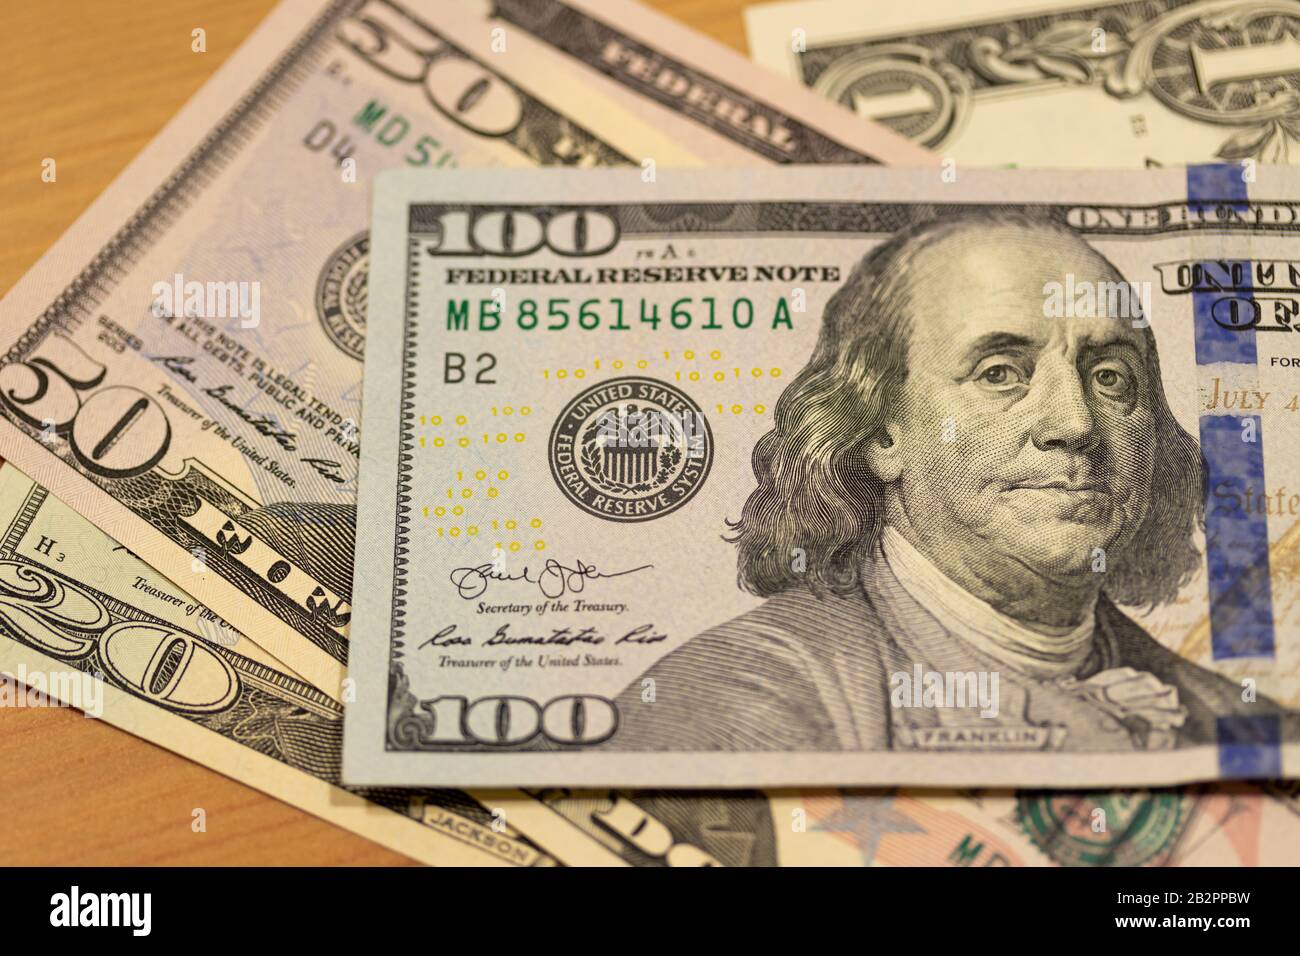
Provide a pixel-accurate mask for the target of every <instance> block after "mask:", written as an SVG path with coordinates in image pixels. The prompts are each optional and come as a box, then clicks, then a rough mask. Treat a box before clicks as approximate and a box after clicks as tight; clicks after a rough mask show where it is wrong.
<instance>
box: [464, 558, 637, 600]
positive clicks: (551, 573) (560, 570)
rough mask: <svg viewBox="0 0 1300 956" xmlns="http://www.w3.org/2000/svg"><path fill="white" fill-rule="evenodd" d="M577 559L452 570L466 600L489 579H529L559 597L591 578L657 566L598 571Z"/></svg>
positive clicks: (485, 565) (607, 576)
mask: <svg viewBox="0 0 1300 956" xmlns="http://www.w3.org/2000/svg"><path fill="white" fill-rule="evenodd" d="M574 563H575V565H576V567H572V568H569V567H565V566H564V565H563V564H561V563H560V562H559V561H556V560H555V559H554V558H548V559H547V561H546V563H545V564H544V565H542V569H541V571H539V572H534V571H533V569H532V568H523V569H522V570H519V571H507V570H506V569H505V568H503V567H500V566H498V565H497V564H495V563H493V562H491V561H489V562H488V563H486V564H478V565H475V566H474V567H467V568H456V569H455V570H453V571H452V572H451V583H452V584H454V585H455V586H456V593H457V594H459V595H460V596H461V597H463V598H465V600H467V601H468V600H470V599H471V598H476V597H478V596H479V595H480V594H482V593H483V592H484V591H486V590H487V588H488V582H489V581H527V582H528V583H529V584H535V585H537V588H538V590H540V591H541V592H542V594H544V595H546V596H547V597H548V598H557V597H561V596H562V595H564V594H566V593H568V592H573V593H575V594H576V593H580V592H581V591H582V590H583V588H584V587H586V584H587V581H588V580H595V579H596V578H621V577H623V575H625V574H635V573H636V572H637V571H644V570H645V569H646V568H653V567H654V565H653V564H643V565H641V566H640V567H636V568H628V569H627V570H626V571H599V570H597V568H596V566H595V565H594V564H587V563H586V562H585V561H583V560H582V559H581V558H578V559H577V560H576V561H575V562H574Z"/></svg>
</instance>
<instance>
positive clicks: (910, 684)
mask: <svg viewBox="0 0 1300 956" xmlns="http://www.w3.org/2000/svg"><path fill="white" fill-rule="evenodd" d="M889 686H890V694H889V703H890V705H891V706H893V707H923V708H939V707H949V708H956V709H959V710H961V709H966V710H974V709H975V708H977V707H978V708H979V715H980V716H981V717H986V718H992V717H996V716H997V715H998V672H997V671H927V670H925V669H924V668H923V667H921V665H920V664H916V665H914V666H913V667H912V670H911V672H910V673H909V672H908V671H895V672H894V673H893V674H891V675H890V676H889Z"/></svg>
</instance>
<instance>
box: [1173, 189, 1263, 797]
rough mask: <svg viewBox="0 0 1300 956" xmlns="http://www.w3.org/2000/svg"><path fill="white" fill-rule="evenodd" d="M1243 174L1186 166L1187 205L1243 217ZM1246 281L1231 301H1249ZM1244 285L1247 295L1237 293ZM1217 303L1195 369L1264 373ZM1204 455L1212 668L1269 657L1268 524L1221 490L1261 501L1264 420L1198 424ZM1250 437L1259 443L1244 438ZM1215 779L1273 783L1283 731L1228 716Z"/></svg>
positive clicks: (1195, 300)
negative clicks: (1226, 501) (1221, 500)
mask: <svg viewBox="0 0 1300 956" xmlns="http://www.w3.org/2000/svg"><path fill="white" fill-rule="evenodd" d="M1248 198H1249V197H1248V192H1247V188H1246V182H1245V179H1244V177H1243V176H1242V168H1241V167H1240V166H1236V165H1231V164H1214V165H1204V166H1189V167H1188V169H1187V199H1188V203H1189V204H1190V205H1196V204H1198V203H1203V204H1205V205H1207V206H1212V207H1220V206H1229V207H1231V208H1233V209H1235V210H1237V211H1244V210H1245V208H1246V204H1247V201H1248ZM1204 265H1205V267H1206V268H1207V269H1216V270H1223V269H1225V268H1231V267H1232V266H1233V265H1240V266H1241V267H1242V270H1241V271H1242V274H1243V275H1244V276H1246V277H1249V276H1250V275H1251V265H1252V264H1251V263H1250V262H1241V263H1234V262H1224V261H1221V260H1220V261H1215V262H1207V263H1204ZM1250 284H1251V283H1250V280H1249V278H1247V279H1246V281H1245V282H1243V283H1241V284H1239V285H1238V287H1237V288H1236V289H1235V291H1234V294H1235V295H1236V296H1237V297H1238V298H1239V299H1243V300H1252V301H1253V294H1252V292H1251V290H1250ZM1242 285H1244V286H1245V288H1241V286H1242ZM1219 298H1220V294H1219V293H1216V292H1208V291H1196V290H1194V291H1193V293H1192V309H1193V315H1194V319H1195V332H1196V362H1197V364H1198V365H1225V366H1228V367H1229V368H1230V367H1231V366H1233V365H1239V366H1246V367H1250V368H1252V369H1257V368H1258V355H1257V352H1256V342H1255V330H1254V329H1253V328H1226V327H1224V326H1223V325H1221V324H1220V323H1218V322H1216V321H1215V319H1214V305H1215V302H1216V301H1217V300H1218V299H1219ZM1199 424H1200V438H1201V455H1202V457H1203V459H1204V461H1205V467H1206V479H1207V481H1206V490H1207V493H1208V494H1209V496H1210V497H1209V500H1208V501H1207V503H1206V509H1205V538H1206V556H1205V557H1206V566H1207V572H1208V581H1209V598H1210V646H1211V651H1212V653H1213V657H1214V659H1215V660H1216V661H1217V660H1227V659H1231V658H1238V657H1273V656H1275V654H1276V644H1275V640H1274V628H1273V593H1272V580H1271V576H1270V569H1269V558H1268V519H1267V516H1266V515H1263V514H1260V513H1259V511H1258V510H1256V509H1249V510H1248V509H1246V508H1244V507H1238V508H1225V507H1216V503H1217V502H1216V499H1215V497H1214V492H1215V490H1216V489H1217V490H1219V491H1220V493H1221V494H1222V495H1223V496H1225V497H1226V496H1227V495H1228V494H1234V495H1237V496H1238V497H1236V499H1235V500H1237V501H1239V502H1240V501H1244V500H1246V499H1245V491H1246V489H1247V488H1248V487H1249V488H1252V489H1253V490H1254V497H1255V498H1256V499H1257V498H1258V497H1259V496H1261V495H1263V494H1265V489H1264V436H1263V423H1262V421H1261V420H1260V418H1259V417H1258V416H1231V415H1210V414H1204V413H1202V414H1201V415H1200V423H1199ZM1247 434H1253V438H1254V440H1253V441H1246V440H1245V438H1244V436H1246V435H1247ZM1216 737H1217V741H1218V750H1219V771H1220V774H1221V775H1222V776H1224V777H1229V778H1245V777H1268V776H1277V775H1279V774H1280V773H1281V771H1282V754H1281V727H1280V724H1279V720H1278V717H1277V715H1275V714H1260V715H1254V716H1225V717H1220V718H1219V719H1218V721H1217V723H1216Z"/></svg>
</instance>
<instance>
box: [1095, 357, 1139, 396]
mask: <svg viewBox="0 0 1300 956" xmlns="http://www.w3.org/2000/svg"><path fill="white" fill-rule="evenodd" d="M1092 380H1093V381H1094V382H1095V383H1096V384H1097V388H1098V390H1099V391H1100V392H1101V393H1102V394H1103V395H1106V396H1108V397H1110V398H1123V397H1124V396H1125V395H1127V394H1128V392H1129V390H1130V389H1131V388H1132V386H1133V380H1132V376H1130V375H1129V373H1128V371H1127V370H1126V369H1123V368H1120V367H1118V366H1116V365H1114V364H1107V365H1099V366H1097V367H1096V368H1095V369H1093V370H1092Z"/></svg>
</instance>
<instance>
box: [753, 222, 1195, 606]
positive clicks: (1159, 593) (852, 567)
mask: <svg viewBox="0 0 1300 956" xmlns="http://www.w3.org/2000/svg"><path fill="white" fill-rule="evenodd" d="M998 226H1011V227H1017V228H1021V229H1025V230H1030V231H1032V232H1038V233H1040V234H1046V235H1048V236H1052V237H1065V238H1067V239H1068V241H1069V242H1070V243H1071V244H1081V243H1082V242H1083V241H1082V239H1081V238H1080V237H1079V235H1078V234H1077V233H1075V232H1074V231H1073V230H1071V229H1069V228H1067V227H1065V226H1061V225H1058V224H1056V223H1052V222H1048V221H1045V220H1039V219H1035V218H1032V217H1030V216H1027V215H1024V214H1020V213H1012V212H997V213H980V214H977V215H960V216H951V217H947V218H944V219H942V220H938V219H936V220H931V221H929V222H925V223H922V224H919V225H915V226H912V227H910V228H908V229H906V230H904V231H902V232H899V233H897V234H896V235H895V236H894V237H893V238H891V239H890V240H889V241H888V242H886V243H884V244H883V245H881V246H879V247H877V248H876V249H874V250H872V252H871V253H869V254H868V255H867V256H866V257H864V258H863V259H862V261H861V262H859V263H858V264H857V266H856V267H855V268H854V269H853V272H852V273H851V274H850V275H849V278H848V280H847V281H846V282H845V283H844V285H843V286H842V287H841V288H840V289H839V290H838V291H837V292H836V293H835V294H834V295H833V296H832V297H831V299H830V301H829V302H828V303H827V305H826V310H825V312H824V313H823V315H822V327H821V333H820V334H819V335H818V338H817V345H816V348H814V350H813V354H812V358H811V359H810V360H809V362H808V364H807V366H805V367H804V369H803V370H802V371H801V372H800V373H799V374H798V376H796V377H795V379H794V381H792V382H791V383H790V385H789V386H788V387H787V388H786V389H785V391H784V392H782V393H781V397H780V398H779V399H778V400H777V403H776V409H775V413H774V419H775V423H776V427H775V428H774V429H773V430H772V431H770V432H768V433H767V434H766V435H764V436H763V437H762V438H761V439H760V440H759V441H758V443H757V444H756V445H755V447H754V459H753V464H754V475H755V477H756V478H757V479H758V488H757V489H756V490H755V491H754V492H753V493H752V494H751V495H750V496H749V500H748V501H746V502H745V507H744V510H743V512H742V513H741V517H740V520H739V521H737V522H734V523H733V522H728V524H729V526H730V527H731V528H732V529H733V530H734V532H735V534H734V536H732V537H731V538H730V540H731V541H733V542H735V543H736V544H737V546H738V548H739V552H740V553H739V574H738V577H739V581H740V586H741V587H742V588H744V589H745V590H747V591H750V592H752V593H754V594H758V595H762V596H766V595H771V594H776V593H778V592H780V591H784V590H786V589H787V588H791V587H798V586H803V587H811V588H812V589H813V590H814V591H819V590H821V589H827V590H830V591H833V592H835V593H841V594H843V593H847V592H850V591H852V590H853V589H854V588H856V587H858V586H859V583H860V582H859V567H860V565H861V562H862V560H863V559H864V558H867V557H870V556H871V554H872V552H873V551H874V549H875V548H876V543H877V541H878V540H879V536H880V531H881V527H882V523H883V521H882V518H883V513H884V503H885V485H884V483H883V482H881V481H880V479H878V478H877V477H876V476H875V475H874V474H873V473H872V471H871V469H870V467H869V466H868V464H867V455H866V449H867V445H868V443H869V442H871V441H873V440H874V439H875V438H876V436H877V435H878V434H879V433H880V432H881V431H882V429H883V428H884V425H885V419H886V411H887V409H888V408H889V403H890V402H891V401H892V400H894V398H895V396H896V395H897V394H898V392H899V386H901V385H902V384H903V382H904V381H905V379H906V377H907V350H908V341H909V338H910V332H911V305H912V288H911V280H910V278H909V277H910V276H911V275H913V274H914V273H913V269H912V266H913V262H914V260H915V258H916V255H917V253H918V252H920V251H921V250H923V249H926V248H928V247H930V246H932V245H934V244H935V243H936V242H938V241H940V240H943V239H945V238H947V237H949V236H952V235H953V234H955V233H959V232H964V231H967V230H976V231H980V230H985V229H989V228H993V227H998ZM1089 248H1090V247H1089ZM1092 251H1093V253H1094V254H1096V255H1098V256H1099V258H1100V254H1098V253H1096V252H1095V250H1092ZM1102 261H1103V262H1106V261H1107V260H1105V259H1104V258H1103V259H1102ZM1107 264H1108V265H1109V262H1107ZM1111 268H1112V269H1114V266H1111ZM1115 272H1116V274H1118V270H1115ZM1142 335H1143V336H1144V337H1145V338H1146V371H1147V376H1148V384H1149V388H1150V398H1151V406H1152V407H1151V411H1152V413H1153V415H1154V418H1155V422H1154V426H1153V427H1154V432H1155V434H1154V436H1153V441H1154V445H1155V447H1154V449H1153V454H1152V458H1153V461H1154V465H1155V468H1154V472H1153V474H1152V478H1151V495H1150V500H1149V506H1148V509H1147V513H1146V515H1145V516H1144V518H1143V521H1142V525H1141V527H1140V528H1139V529H1138V531H1137V534H1136V535H1134V536H1133V539H1132V541H1131V543H1130V544H1129V545H1128V546H1127V547H1126V548H1125V549H1124V550H1123V552H1122V553H1118V554H1114V555H1108V564H1109V569H1108V571H1107V573H1106V579H1105V580H1106V583H1105V586H1104V590H1105V592H1106V594H1107V595H1109V597H1110V598H1111V599H1112V600H1114V601H1116V602H1118V603H1120V604H1129V605H1148V606H1154V605H1156V604H1162V603H1164V602H1167V601H1169V600H1171V599H1172V598H1173V597H1174V596H1175V595H1176V594H1177V593H1178V589H1179V588H1180V587H1181V586H1182V585H1183V584H1185V583H1186V582H1187V581H1188V580H1189V579H1190V577H1191V576H1192V574H1193V573H1195V571H1196V569H1197V567H1198V566H1199V564H1200V554H1199V552H1198V551H1197V549H1196V546H1195V544H1194V543H1193V537H1192V536H1193V533H1194V532H1195V530H1196V529H1197V528H1198V527H1202V528H1203V527H1204V514H1205V497H1204V479H1203V471H1202V467H1201V459H1200V454H1199V451H1198V449H1197V445H1196V442H1195V440H1194V439H1193V438H1192V436H1191V435H1189V434H1187V432H1186V431H1184V430H1183V428H1182V427H1181V426H1180V425H1179V424H1178V422H1177V421H1175V420H1174V417H1173V414H1172V413H1171V412H1170V410H1169V406H1168V404H1167V403H1166V402H1165V395H1164V387H1163V385H1162V384H1161V380H1160V363H1159V359H1158V357H1157V355H1156V343H1155V337H1154V336H1153V335H1152V333H1151V329H1150V328H1149V327H1148V328H1146V329H1144V330H1143V331H1142ZM795 549H802V550H803V552H804V553H805V554H806V560H807V567H806V570H804V571H803V572H802V573H800V572H796V571H794V570H792V568H791V564H792V561H793V556H794V554H795Z"/></svg>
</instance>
